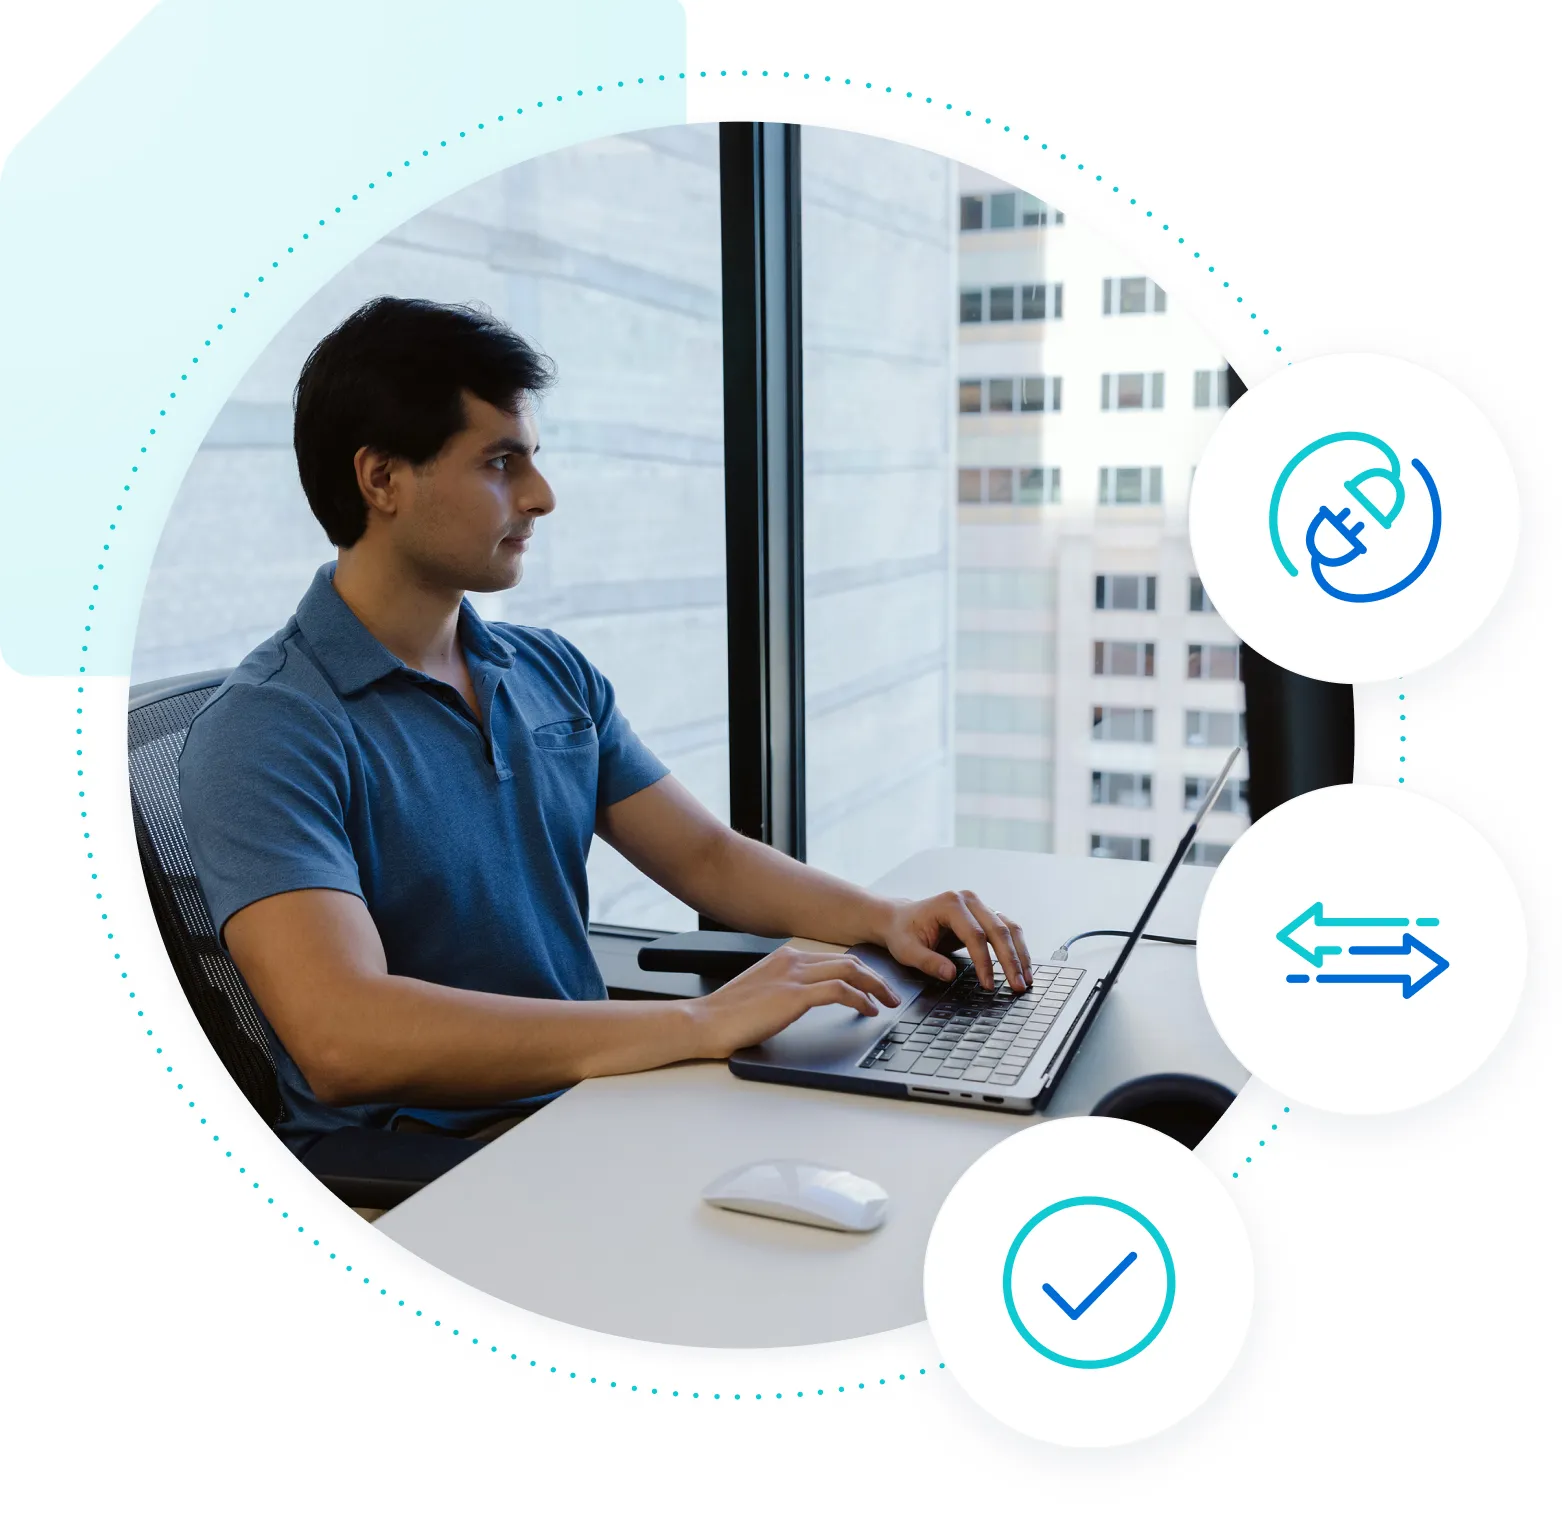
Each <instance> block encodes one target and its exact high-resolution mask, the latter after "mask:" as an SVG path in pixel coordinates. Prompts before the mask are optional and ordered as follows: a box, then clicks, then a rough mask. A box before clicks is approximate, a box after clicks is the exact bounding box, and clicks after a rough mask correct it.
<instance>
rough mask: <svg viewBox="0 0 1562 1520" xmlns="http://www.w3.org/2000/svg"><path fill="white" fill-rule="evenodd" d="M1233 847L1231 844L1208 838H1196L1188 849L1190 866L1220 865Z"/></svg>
mask: <svg viewBox="0 0 1562 1520" xmlns="http://www.w3.org/2000/svg"><path fill="white" fill-rule="evenodd" d="M1230 849H1231V846H1230V845H1229V844H1215V843H1213V842H1212V841H1210V840H1207V839H1196V840H1194V842H1193V848H1192V849H1191V850H1189V851H1188V864H1189V865H1190V866H1218V865H1219V864H1220V863H1221V861H1223V860H1224V859H1225V858H1226V853H1227V852H1228V851H1229V850H1230Z"/></svg>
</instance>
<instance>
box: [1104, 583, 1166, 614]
mask: <svg viewBox="0 0 1562 1520" xmlns="http://www.w3.org/2000/svg"><path fill="white" fill-rule="evenodd" d="M1096 611H1097V612H1154V611H1155V577H1154V576H1153V575H1098V576H1097V577H1096Z"/></svg>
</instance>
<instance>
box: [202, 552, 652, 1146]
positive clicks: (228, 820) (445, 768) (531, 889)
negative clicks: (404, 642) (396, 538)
mask: <svg viewBox="0 0 1562 1520" xmlns="http://www.w3.org/2000/svg"><path fill="white" fill-rule="evenodd" d="M334 571H335V566H334V565H323V566H321V568H320V569H319V571H317V572H316V574H315V578H314V580H313V582H312V583H311V585H310V587H309V590H308V591H307V592H306V593H305V594H304V599H303V600H302V601H301V602H300V603H299V604H298V611H297V612H296V613H295V614H294V615H293V617H292V618H291V619H289V621H288V623H287V626H286V627H285V628H283V629H282V630H281V631H280V632H279V633H276V634H274V635H273V636H272V637H271V638H269V639H267V640H266V642H265V643H264V644H262V645H261V646H260V647H259V648H258V649H255V650H254V651H252V652H251V653H250V654H249V655H248V656H247V657H246V659H245V660H244V662H243V664H241V665H240V666H239V667H238V668H237V669H236V670H235V671H234V672H233V674H232V675H230V676H229V677H228V678H227V680H226V681H224V682H223V684H222V685H221V686H220V687H219V688H218V690H217V692H216V694H215V695H214V696H213V697H212V699H211V701H209V702H208V703H207V704H206V706H205V707H203V708H202V709H201V711H200V712H199V714H198V715H197V716H196V718H195V720H194V722H192V723H191V725H190V731H189V735H188V737H187V738H186V740H185V744H184V750H183V753H182V755H181V756H180V760H179V799H180V803H181V806H182V808H183V811H184V822H185V829H186V832H187V833H188V835H189V839H190V853H191V855H192V857H193V858H194V861H195V868H196V873H197V875H198V877H199V879H200V884H201V890H202V893H203V894H204V896H205V898H206V903H207V906H208V907H209V908H210V909H211V915H212V921H213V923H215V924H216V925H217V931H218V933H219V935H220V934H222V932H223V931H224V929H225V928H226V925H227V921H228V919H229V918H230V917H231V916H232V915H233V914H234V913H236V912H238V910H239V909H240V908H243V907H246V906H248V904H250V903H252V902H256V901H258V900H259V899H260V898H263V897H270V896H272V895H274V894H275V893H278V892H293V891H297V890H299V889H301V888H305V887H326V888H331V889H333V890H335V891H339V892H351V893H353V894H354V895H355V896H357V897H361V898H362V899H363V901H364V903H365V904H366V905H367V906H368V909H369V914H370V916H371V917H372V918H373V920H374V923H375V926H376V928H378V930H379V933H380V939H381V940H382V941H383V942H384V946H385V958H386V962H387V966H388V969H389V970H390V972H391V973H392V975H396V976H410V977H418V978H420V979H421V980H423V981H428V982H438V983H441V984H443V985H444V986H447V987H466V988H470V989H472V990H473V991H477V992H498V993H509V994H512V995H514V996H518V997H538V998H561V999H595V998H603V997H605V996H606V995H607V990H606V988H605V987H604V985H603V982H602V976H601V973H600V972H599V971H598V969H597V964H596V961H595V959H594V958H593V957H592V954H591V946H590V942H589V940H588V939H587V932H586V926H587V913H588V895H587V888H586V853H587V851H588V850H589V849H590V846H591V837H592V832H593V827H594V824H595V819H596V815H597V812H598V810H599V809H601V808H605V807H609V806H611V805H612V804H613V803H615V802H618V801H620V800H622V799H623V798H625V797H628V796H630V795H632V794H633V793H635V792H638V791H640V790H641V789H642V788H643V787H647V786H650V785H651V784H652V782H654V781H658V780H660V779H661V777H663V776H665V775H666V774H667V767H666V766H664V765H663V764H662V763H661V762H660V761H659V760H658V759H657V758H656V757H655V756H654V755H653V754H652V753H651V752H650V750H648V749H647V748H646V747H645V745H644V744H642V743H641V742H640V740H639V739H638V738H636V736H635V734H634V731H633V730H632V729H631V728H630V726H629V723H628V721H627V720H626V719H625V717H624V715H623V714H622V713H621V712H620V711H619V710H618V707H617V705H616V703H615V701H614V697H613V688H612V686H611V684H610V683H609V682H608V680H607V679H606V677H604V676H603V675H602V673H601V672H600V671H599V670H597V669H596V667H595V666H593V665H592V663H591V662H590V661H589V660H588V659H587V658H586V657H585V656H584V655H583V654H581V652H580V651H579V650H578V649H576V648H575V646H574V645H573V644H571V643H570V642H569V641H568V640H567V639H564V638H561V637H560V636H559V635H558V634H556V633H553V632H550V631H549V630H547V629H543V628H524V627H519V626H516V625H514V624H509V623H487V622H484V621H483V619H482V618H481V617H479V616H478V614H477V613H476V611H475V610H474V609H473V608H472V606H471V604H470V603H469V602H467V601H466V600H465V599H464V598H463V600H462V603H461V611H460V617H459V624H458V631H459V638H460V642H461V647H462V650H463V652H464V653H465V656H466V662H467V668H468V670H469V671H470V672H471V675H472V684H473V686H474V687H475V688H476V690H477V695H478V701H479V704H480V706H481V710H482V723H481V724H479V723H478V722H477V721H476V719H475V718H474V717H473V715H472V713H471V711H470V709H468V707H467V705H466V703H465V701H464V700H463V699H462V697H461V696H460V695H459V694H458V693H457V692H456V690H455V688H454V687H452V686H449V685H447V684H446V683H445V682H443V681H439V680H436V679H434V678H433V677H430V676H426V675H424V674H423V673H422V672H421V671H417V670H413V669H412V668H411V667H409V666H407V665H405V664H403V663H402V661H400V660H399V659H397V657H396V656H395V655H393V654H392V653H391V652H390V651H389V650H388V649H386V648H385V646H384V645H383V644H381V643H380V642H379V640H378V639H376V638H375V637H374V635H373V634H371V633H370V632H369V630H368V629H367V628H365V627H364V625H363V624H362V623H361V622H359V620H358V618H357V616H356V615H355V614H354V613H353V612H352V610H351V609H350V608H349V607H348V606H347V604H346V603H345V602H344V601H343V600H342V599H341V597H340V596H339V595H338V594H337V592H336V588H335V586H334V585H333V584H332V576H333V574H334ZM271 1045H272V1055H273V1057H274V1059H275V1061H276V1066H277V1076H278V1079H279V1084H280V1087H281V1091H282V1099H283V1103H284V1105H285V1107H286V1109H287V1118H286V1119H285V1121H284V1122H283V1123H282V1124H281V1125H280V1126H279V1128H280V1131H281V1133H282V1135H283V1137H284V1138H285V1139H286V1140H287V1142H288V1143H289V1144H290V1145H292V1146H293V1147H294V1148H295V1149H302V1148H303V1147H304V1146H306V1145H307V1144H308V1143H309V1142H310V1141H312V1140H313V1139H315V1138H316V1137H317V1136H318V1135H319V1134H321V1133H322V1132H324V1131H326V1130H329V1129H334V1128H338V1127H340V1126H343V1125H349V1124H352V1125H366V1126H374V1127H389V1126H390V1125H392V1123H393V1122H394V1120H395V1119H396V1118H397V1117H398V1116H400V1115H403V1114H411V1115H414V1116H416V1117H417V1118H420V1119H423V1120H425V1121H426V1122H431V1123H434V1124H437V1125H439V1126H440V1127H441V1128H446V1129H450V1130H452V1131H453V1132H456V1133H460V1132H462V1131H468V1130H473V1129H477V1128H479V1127H480V1126H482V1125H484V1124H486V1123H489V1122H491V1121H492V1120H493V1119H495V1118H497V1117H500V1116H502V1115H505V1114H509V1113H514V1112H517V1111H524V1110H525V1109H528V1108H531V1107H535V1106H536V1104H537V1102H538V1101H539V1100H538V1099H536V1098H530V1099H517V1100H516V1101H515V1102H513V1103H511V1104H507V1105H501V1106H498V1107H489V1108H485V1109H462V1110H451V1109H409V1108H405V1107H402V1106H400V1105H397V1104H395V1103H362V1104H357V1105H354V1106H352V1107H348V1108H332V1107H328V1106H327V1105H325V1104H323V1103H321V1102H320V1101H319V1100H318V1099H317V1098H316V1097H315V1095H314V1094H313V1093H312V1092H311V1091H310V1090H309V1084H308V1083H307V1082H306V1081H305V1080H304V1076H303V1074H302V1072H300V1071H299V1069H298V1067H297V1065H296V1064H295V1063H294V1061H293V1059H292V1058H291V1057H290V1056H289V1055H288V1053H287V1051H286V1049H285V1048H284V1047H283V1045H282V1043H281V1041H280V1040H278V1039H277V1038H276V1035H275V1033H272V1034H271Z"/></svg>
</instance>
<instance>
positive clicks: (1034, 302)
mask: <svg viewBox="0 0 1562 1520" xmlns="http://www.w3.org/2000/svg"><path fill="white" fill-rule="evenodd" d="M1049 290H1050V291H1051V292H1052V295H1051V299H1050V308H1051V315H1052V317H1053V318H1054V320H1055V319H1057V318H1058V317H1061V316H1062V315H1063V286H1062V285H1061V284H1053V285H1021V286H1020V317H1021V319H1022V320H1023V321H1026V322H1044V321H1046V319H1047V315H1048V308H1049V299H1048V296H1047V292H1048V291H1049Z"/></svg>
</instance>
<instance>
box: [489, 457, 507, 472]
mask: <svg viewBox="0 0 1562 1520" xmlns="http://www.w3.org/2000/svg"><path fill="white" fill-rule="evenodd" d="M488 462H489V464H491V465H494V466H496V467H497V468H499V469H501V470H508V469H509V468H510V456H509V455H508V454H499V455H496V456H495V457H494V458H493V459H490V460H489V461H488Z"/></svg>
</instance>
